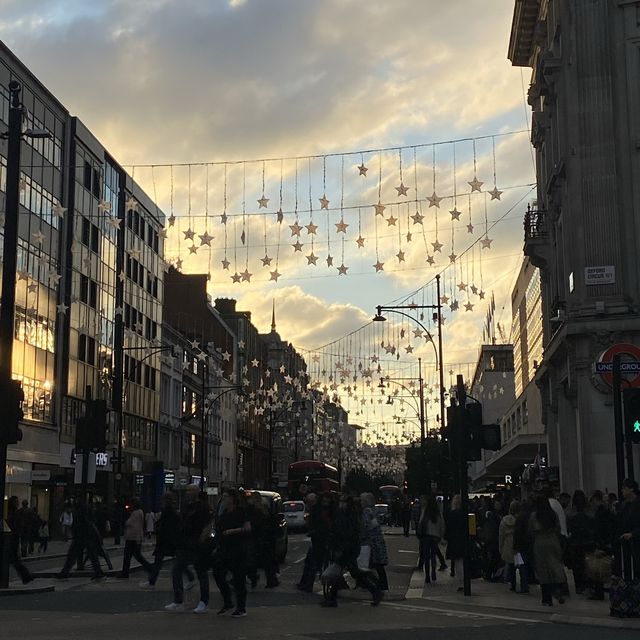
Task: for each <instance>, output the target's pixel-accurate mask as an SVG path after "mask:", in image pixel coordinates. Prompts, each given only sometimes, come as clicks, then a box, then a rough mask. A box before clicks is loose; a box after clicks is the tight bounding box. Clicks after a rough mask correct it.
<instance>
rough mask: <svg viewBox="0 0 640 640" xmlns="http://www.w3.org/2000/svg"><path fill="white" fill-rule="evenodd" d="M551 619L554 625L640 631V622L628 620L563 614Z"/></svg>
mask: <svg viewBox="0 0 640 640" xmlns="http://www.w3.org/2000/svg"><path fill="white" fill-rule="evenodd" d="M549 619H550V620H551V622H553V623H554V624H573V625H583V626H590V627H605V628H608V629H638V630H640V620H633V619H628V618H592V617H590V616H571V615H566V614H563V613H554V614H552V615H551V617H550V618H549Z"/></svg>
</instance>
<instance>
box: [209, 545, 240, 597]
mask: <svg viewBox="0 0 640 640" xmlns="http://www.w3.org/2000/svg"><path fill="white" fill-rule="evenodd" d="M229 572H231V582H232V583H233V590H234V591H235V592H236V607H237V608H238V609H241V610H244V609H246V606H247V559H246V557H245V556H244V554H241V553H238V554H229V555H223V556H221V557H220V558H218V559H216V561H215V563H214V566H213V577H214V578H215V580H216V584H217V585H218V589H219V590H220V595H221V596H222V599H223V601H224V606H225V607H231V606H233V605H232V600H231V587H229V583H228V582H227V573H229Z"/></svg>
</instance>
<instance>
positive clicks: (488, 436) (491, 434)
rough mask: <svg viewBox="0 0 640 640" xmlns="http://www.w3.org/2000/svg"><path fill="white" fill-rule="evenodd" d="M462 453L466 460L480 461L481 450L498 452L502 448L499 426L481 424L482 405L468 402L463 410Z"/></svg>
mask: <svg viewBox="0 0 640 640" xmlns="http://www.w3.org/2000/svg"><path fill="white" fill-rule="evenodd" d="M463 435H464V451H465V455H466V459H467V460H481V459H482V450H483V449H486V450H489V451H498V449H500V447H501V446H502V439H501V432H500V425H499V424H483V423H482V405H481V404H480V403H479V402H470V403H469V404H467V405H466V406H465V408H464V431H463Z"/></svg>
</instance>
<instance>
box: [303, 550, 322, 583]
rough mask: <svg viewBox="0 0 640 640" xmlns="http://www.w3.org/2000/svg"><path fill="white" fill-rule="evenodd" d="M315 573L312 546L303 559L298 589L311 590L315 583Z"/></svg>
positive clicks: (316, 570)
mask: <svg viewBox="0 0 640 640" xmlns="http://www.w3.org/2000/svg"><path fill="white" fill-rule="evenodd" d="M317 572H318V568H317V566H316V558H315V553H314V550H313V546H310V547H309V550H308V551H307V555H306V556H305V559H304V566H303V568H302V577H301V578H300V582H299V585H300V587H301V588H303V589H313V583H314V582H315V581H316V573H317Z"/></svg>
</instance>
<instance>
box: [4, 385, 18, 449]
mask: <svg viewBox="0 0 640 640" xmlns="http://www.w3.org/2000/svg"><path fill="white" fill-rule="evenodd" d="M23 402H24V391H23V390H22V385H21V384H20V382H19V381H18V380H8V381H7V380H5V381H4V382H2V383H0V404H1V408H0V425H1V426H0V429H2V430H1V431H0V438H1V439H2V440H3V441H4V443H5V444H18V442H20V441H21V440H22V429H20V422H21V420H22V419H23V418H24V412H23V411H22V403H23Z"/></svg>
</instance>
